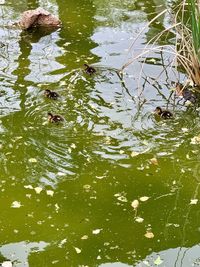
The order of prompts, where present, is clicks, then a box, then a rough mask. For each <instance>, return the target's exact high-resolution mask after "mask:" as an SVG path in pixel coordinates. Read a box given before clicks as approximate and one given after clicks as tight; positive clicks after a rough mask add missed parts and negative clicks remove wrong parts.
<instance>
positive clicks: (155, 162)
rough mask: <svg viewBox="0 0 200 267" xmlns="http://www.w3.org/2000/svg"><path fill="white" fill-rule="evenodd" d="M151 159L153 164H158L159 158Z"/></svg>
mask: <svg viewBox="0 0 200 267" xmlns="http://www.w3.org/2000/svg"><path fill="white" fill-rule="evenodd" d="M149 161H150V162H151V164H153V165H158V160H157V158H151V159H150V160H149Z"/></svg>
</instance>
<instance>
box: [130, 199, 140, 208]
mask: <svg viewBox="0 0 200 267" xmlns="http://www.w3.org/2000/svg"><path fill="white" fill-rule="evenodd" d="M131 206H132V207H133V208H134V210H136V209H137V208H138V206H139V201H138V200H137V199H135V200H133V202H132V203H131Z"/></svg>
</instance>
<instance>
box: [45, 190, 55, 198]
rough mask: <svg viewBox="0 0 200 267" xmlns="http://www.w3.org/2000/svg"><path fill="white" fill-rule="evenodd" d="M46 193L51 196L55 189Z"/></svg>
mask: <svg viewBox="0 0 200 267" xmlns="http://www.w3.org/2000/svg"><path fill="white" fill-rule="evenodd" d="M46 193H47V195H48V196H51V197H52V196H53V195H54V191H53V190H47V191H46Z"/></svg>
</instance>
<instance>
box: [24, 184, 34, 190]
mask: <svg viewBox="0 0 200 267" xmlns="http://www.w3.org/2000/svg"><path fill="white" fill-rule="evenodd" d="M24 188H26V189H33V187H32V185H30V184H29V185H25V186H24Z"/></svg>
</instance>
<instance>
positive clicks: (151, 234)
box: [144, 231, 154, 238]
mask: <svg viewBox="0 0 200 267" xmlns="http://www.w3.org/2000/svg"><path fill="white" fill-rule="evenodd" d="M144 236H145V237H146V238H154V234H153V233H152V232H150V231H147V232H146V234H145V235H144Z"/></svg>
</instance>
